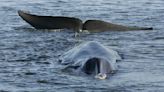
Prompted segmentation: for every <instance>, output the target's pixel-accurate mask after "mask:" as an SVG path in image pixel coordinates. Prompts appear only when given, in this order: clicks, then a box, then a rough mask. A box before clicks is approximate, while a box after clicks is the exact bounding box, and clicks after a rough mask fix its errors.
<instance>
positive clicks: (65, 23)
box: [18, 10, 153, 32]
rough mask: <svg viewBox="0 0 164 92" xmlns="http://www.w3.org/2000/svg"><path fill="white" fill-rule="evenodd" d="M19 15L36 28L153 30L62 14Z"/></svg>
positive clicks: (93, 30) (19, 12)
mask: <svg viewBox="0 0 164 92" xmlns="http://www.w3.org/2000/svg"><path fill="white" fill-rule="evenodd" d="M18 14H19V16H20V17H21V18H22V19H23V20H25V21H26V22H28V23H29V24H30V25H32V26H33V27H34V28H36V29H71V30H74V31H76V32H81V30H87V31H89V32H102V31H130V30H153V28H152V27H150V28H149V27H128V26H123V25H118V24H112V23H109V22H106V21H102V20H87V21H86V22H84V23H83V22H82V20H80V19H78V18H74V17H64V16H39V15H34V14H30V13H27V12H24V11H21V10H19V11H18Z"/></svg>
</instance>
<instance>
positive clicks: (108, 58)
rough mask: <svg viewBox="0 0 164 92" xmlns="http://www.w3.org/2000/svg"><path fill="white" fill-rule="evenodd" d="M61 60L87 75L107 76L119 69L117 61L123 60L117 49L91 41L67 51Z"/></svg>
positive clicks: (62, 62)
mask: <svg viewBox="0 0 164 92" xmlns="http://www.w3.org/2000/svg"><path fill="white" fill-rule="evenodd" d="M59 60H60V62H61V64H63V65H66V66H68V67H69V68H72V69H75V70H80V71H81V72H83V73H85V74H87V75H99V74H100V76H101V74H102V75H103V74H104V75H105V76H107V74H110V73H113V72H114V71H115V70H117V64H116V61H117V60H121V57H120V56H119V55H118V53H117V52H116V51H114V50H112V49H109V48H107V47H105V46H103V45H101V44H100V43H98V42H94V41H90V42H85V43H82V44H80V45H79V46H77V47H74V48H72V49H71V50H69V51H67V52H65V53H64V54H63V55H61V56H60V58H59ZM66 69H67V68H66ZM105 78H106V77H105Z"/></svg>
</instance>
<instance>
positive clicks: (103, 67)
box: [82, 58, 111, 79]
mask: <svg viewBox="0 0 164 92" xmlns="http://www.w3.org/2000/svg"><path fill="white" fill-rule="evenodd" d="M82 70H83V71H84V72H85V73H86V74H88V75H95V78H98V79H105V78H106V77H107V75H106V74H107V73H109V72H110V71H111V68H110V64H109V63H108V62H107V61H105V60H103V59H100V58H90V59H88V60H87V61H86V62H85V64H84V66H83V67H82Z"/></svg>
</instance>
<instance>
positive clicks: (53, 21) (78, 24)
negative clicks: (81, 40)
mask: <svg viewBox="0 0 164 92" xmlns="http://www.w3.org/2000/svg"><path fill="white" fill-rule="evenodd" d="M18 14H19V16H20V17H21V18H22V19H23V20H25V21H26V22H27V23H29V24H30V25H32V26H33V27H34V28H36V29H71V30H74V31H77V32H78V31H80V30H81V28H82V21H81V20H80V19H78V18H73V17H64V16H39V15H34V14H30V13H26V12H24V11H21V10H19V11H18Z"/></svg>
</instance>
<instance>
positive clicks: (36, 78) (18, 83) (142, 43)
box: [0, 0, 164, 92]
mask: <svg viewBox="0 0 164 92" xmlns="http://www.w3.org/2000/svg"><path fill="white" fill-rule="evenodd" d="M163 5H164V1H163V0H137V1H136V0H126V1H125V0H90V1H88V0H35V1H34V0H0V16H1V17H0V91H1V92H3V91H5V92H6V91H7V92H66V91H67V92H91V91H94V92H163V91H164V72H163V71H164V26H163V24H164V21H163V20H164V17H163V16H164V6H163ZM20 9H21V10H27V11H30V12H32V13H34V14H39V15H54V16H55V15H58V16H60V15H62V16H71V17H77V18H80V19H82V20H83V21H85V20H87V19H101V20H105V21H108V22H112V23H118V24H123V25H132V26H146V27H154V30H153V31H127V32H103V33H90V34H86V33H82V34H81V35H80V36H79V37H78V38H75V37H74V32H66V31H65V32H54V31H48V30H47V31H45V30H44V31H43V30H35V29H34V28H32V27H31V26H30V25H28V24H27V23H26V22H24V21H23V20H22V19H21V18H20V17H19V16H18V14H17V10H20ZM85 41H99V42H100V43H102V44H103V45H105V46H108V47H109V48H112V49H114V50H116V51H118V52H119V54H120V55H121V56H122V57H123V60H122V61H121V62H118V72H117V73H116V74H114V75H113V76H111V77H110V78H109V79H107V80H97V79H94V78H92V77H90V76H78V75H71V74H67V73H63V72H62V71H61V68H62V66H61V65H60V64H59V63H58V62H57V59H58V57H59V56H60V54H62V53H64V52H65V51H67V50H69V49H70V48H71V47H73V46H76V45H78V44H80V43H81V42H85Z"/></svg>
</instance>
